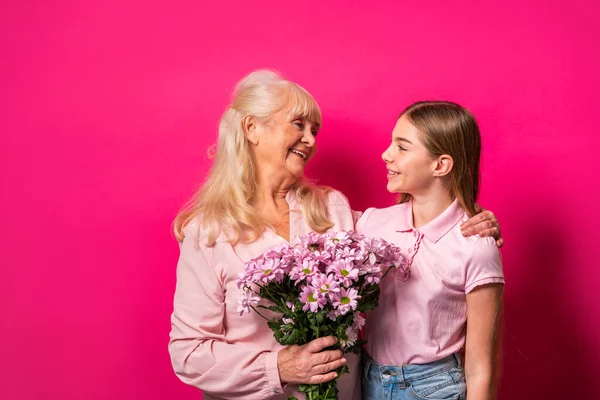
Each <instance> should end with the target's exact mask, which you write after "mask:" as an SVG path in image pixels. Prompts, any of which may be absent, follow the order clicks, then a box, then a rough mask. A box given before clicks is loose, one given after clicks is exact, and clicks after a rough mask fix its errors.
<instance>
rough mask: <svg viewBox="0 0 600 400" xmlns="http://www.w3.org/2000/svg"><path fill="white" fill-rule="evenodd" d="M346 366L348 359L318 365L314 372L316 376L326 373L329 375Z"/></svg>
mask: <svg viewBox="0 0 600 400" xmlns="http://www.w3.org/2000/svg"><path fill="white" fill-rule="evenodd" d="M344 364H346V359H345V358H340V359H339V360H335V361H331V362H328V363H324V364H320V365H316V366H315V367H313V369H312V372H313V373H314V374H325V373H327V372H329V371H333V370H334V369H337V368H339V367H341V366H342V365H344Z"/></svg>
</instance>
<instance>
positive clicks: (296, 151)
mask: <svg viewBox="0 0 600 400" xmlns="http://www.w3.org/2000/svg"><path fill="white" fill-rule="evenodd" d="M290 151H291V152H292V153H294V154H298V155H299V156H300V157H302V158H306V154H304V153H303V152H301V151H298V150H293V149H292V150H290Z"/></svg>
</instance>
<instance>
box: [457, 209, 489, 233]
mask: <svg viewBox="0 0 600 400" xmlns="http://www.w3.org/2000/svg"><path fill="white" fill-rule="evenodd" d="M492 218H494V214H493V213H492V212H491V211H488V210H486V211H483V212H480V213H479V214H476V215H474V216H473V217H471V218H469V219H468V220H466V221H465V222H463V224H462V225H461V226H460V228H461V229H462V230H463V231H464V230H466V229H468V228H471V227H473V226H475V225H477V224H479V223H481V222H483V221H486V220H488V219H492Z"/></svg>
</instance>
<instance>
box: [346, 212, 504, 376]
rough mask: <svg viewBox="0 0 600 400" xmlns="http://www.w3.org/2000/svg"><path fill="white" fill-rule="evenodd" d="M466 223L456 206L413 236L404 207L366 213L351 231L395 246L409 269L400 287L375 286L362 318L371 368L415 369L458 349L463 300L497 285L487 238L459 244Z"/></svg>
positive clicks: (392, 281) (496, 259)
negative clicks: (376, 296) (372, 304)
mask: <svg viewBox="0 0 600 400" xmlns="http://www.w3.org/2000/svg"><path fill="white" fill-rule="evenodd" d="M466 219H467V215H466V213H465V212H464V210H463V209H462V208H461V207H460V205H459V204H458V202H456V201H455V202H454V203H453V204H452V205H451V206H449V207H448V208H447V209H446V210H445V211H444V212H443V213H442V214H440V215H439V216H438V217H436V218H435V219H434V220H432V221H430V222H429V223H427V224H426V225H423V226H422V227H420V228H419V229H416V228H414V226H413V217H412V202H407V203H403V204H398V205H395V206H392V207H389V208H384V209H374V208H370V209H368V210H367V211H365V213H364V214H363V215H362V217H361V218H360V219H359V221H358V223H357V227H356V228H357V230H358V231H359V232H360V233H363V234H365V235H369V236H374V237H382V238H384V239H385V240H387V241H389V242H391V243H394V244H396V245H398V246H400V247H401V248H402V249H403V251H404V254H405V256H406V257H407V259H408V260H409V262H410V263H411V271H410V276H409V278H408V280H407V281H405V282H402V281H400V280H399V279H398V278H397V277H396V275H395V273H394V272H395V271H390V274H389V275H388V276H386V278H384V279H383V281H382V284H381V297H380V300H379V307H378V308H377V309H375V310H374V311H372V312H369V313H367V323H366V325H365V336H366V340H367V341H368V342H367V344H366V350H367V352H368V354H369V355H370V356H371V358H373V359H374V360H375V361H376V362H377V363H378V364H383V365H404V364H422V363H427V362H431V361H436V360H439V359H442V358H444V357H446V356H448V355H450V354H452V353H455V352H457V351H459V350H461V349H462V348H463V346H464V344H465V334H466V331H465V330H466V321H467V303H466V294H467V293H469V292H470V291H471V290H473V289H474V288H475V287H477V286H478V285H483V284H487V283H504V274H503V272H502V262H501V260H500V253H499V251H498V249H497V247H496V245H495V242H494V240H493V239H491V238H481V237H479V236H472V237H468V238H465V237H463V236H462V234H461V232H460V223H461V222H462V221H465V220H466Z"/></svg>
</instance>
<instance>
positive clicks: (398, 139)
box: [394, 137, 413, 144]
mask: <svg viewBox="0 0 600 400" xmlns="http://www.w3.org/2000/svg"><path fill="white" fill-rule="evenodd" d="M394 142H406V143H409V144H413V143H412V142H411V141H410V140H408V139H405V138H403V137H395V138H394Z"/></svg>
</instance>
